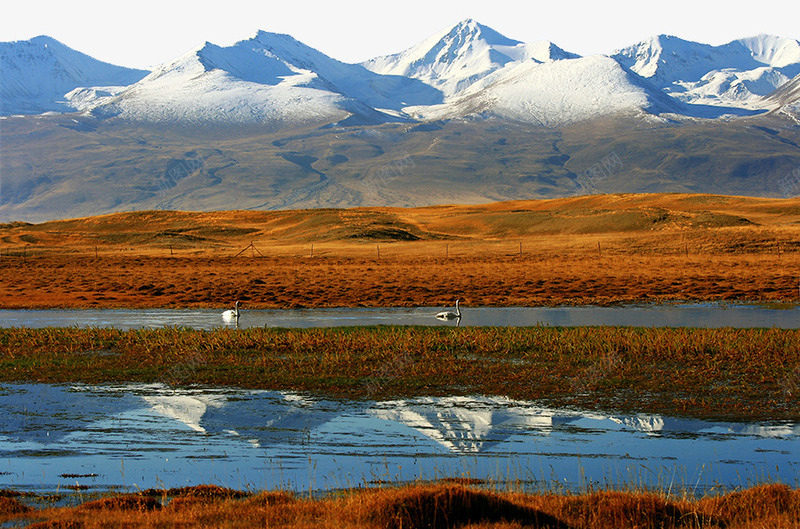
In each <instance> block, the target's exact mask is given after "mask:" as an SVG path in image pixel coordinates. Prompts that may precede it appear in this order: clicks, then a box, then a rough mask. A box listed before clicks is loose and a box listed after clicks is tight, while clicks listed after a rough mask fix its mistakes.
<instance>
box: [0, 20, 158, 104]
mask: <svg viewBox="0 0 800 529" xmlns="http://www.w3.org/2000/svg"><path fill="white" fill-rule="evenodd" d="M0 71H2V72H3V75H2V77H0V102H1V103H2V109H0V114H12V113H21V114H28V113H41V112H47V111H62V112H63V111H65V110H66V111H68V110H70V107H69V106H68V105H66V104H65V101H64V97H65V94H67V93H68V92H70V91H72V90H74V89H76V88H79V87H93V86H125V85H129V84H131V83H135V82H137V81H138V80H140V79H141V78H142V77H144V76H145V75H146V74H147V72H146V71H143V70H134V69H130V68H123V67H122V66H115V65H113V64H108V63H105V62H102V61H98V60H97V59H94V58H92V57H89V56H88V55H85V54H83V53H80V52H78V51H75V50H73V49H72V48H70V47H68V46H66V45H64V44H62V43H61V42H59V41H57V40H56V39H54V38H52V37H48V36H46V35H40V36H38V37H34V38H32V39H30V40H22V41H15V42H2V43H0Z"/></svg>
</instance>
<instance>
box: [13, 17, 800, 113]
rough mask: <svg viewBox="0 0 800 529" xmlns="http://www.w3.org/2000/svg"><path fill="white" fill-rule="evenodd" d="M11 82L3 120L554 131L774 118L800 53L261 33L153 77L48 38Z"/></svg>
mask: <svg viewBox="0 0 800 529" xmlns="http://www.w3.org/2000/svg"><path fill="white" fill-rule="evenodd" d="M0 71H1V72H2V77H0V102H1V103H0V104H1V105H2V106H1V107H0V110H1V111H2V114H3V115H11V114H33V113H42V112H75V111H78V112H88V113H91V114H92V115H94V116H96V117H102V118H117V119H120V120H125V121H133V122H173V123H227V124H230V123H234V124H235V123H247V124H252V123H268V124H272V125H276V126H279V125H281V124H301V123H332V122H339V123H341V122H344V121H345V120H350V121H349V122H351V123H380V122H387V121H417V120H432V119H452V118H463V117H476V116H479V117H494V118H502V119H505V120H509V121H516V122H523V123H532V124H542V125H545V126H548V127H551V126H559V125H563V124H568V123H573V122H576V121H582V120H585V119H589V118H595V117H598V116H602V115H607V114H632V115H637V116H644V117H650V116H658V115H665V114H666V115H669V116H673V115H675V116H681V115H683V116H694V117H697V116H700V117H718V116H721V115H729V114H743V113H744V114H746V113H756V112H763V111H767V110H774V109H775V108H776V105H778V100H777V99H776V98H770V97H769V96H770V94H772V93H773V92H774V91H775V90H776V89H778V88H779V87H781V86H782V85H784V84H786V83H788V82H789V81H790V80H791V79H792V78H793V77H795V76H797V75H798V74H800V42H798V41H796V40H792V39H786V38H779V37H774V36H769V35H760V36H757V37H751V38H744V39H740V40H736V41H733V42H731V43H729V44H726V45H724V46H716V47H715V46H710V45H707V44H700V43H695V42H689V41H685V40H682V39H679V38H676V37H668V36H663V35H661V36H657V37H653V38H651V39H649V40H647V41H645V42H642V43H639V44H635V45H633V46H630V47H627V48H624V49H622V50H619V51H617V52H614V53H612V54H609V55H604V56H590V57H580V56H578V55H576V54H574V53H570V52H568V51H565V50H563V49H561V48H559V47H558V46H557V45H556V44H553V43H551V42H545V41H543V42H535V43H531V44H526V43H522V42H519V41H516V40H513V39H510V38H507V37H505V36H503V35H501V34H500V33H498V32H497V31H495V30H493V29H491V28H488V27H486V26H483V25H481V24H479V23H478V22H476V21H474V20H465V21H462V22H460V23H458V24H457V25H456V26H454V27H452V28H449V29H447V30H445V31H442V32H441V33H439V34H437V35H434V36H432V37H431V38H429V39H427V40H425V41H424V42H421V43H420V44H418V45H416V46H413V47H412V48H410V49H408V50H405V51H403V52H401V53H398V54H395V55H390V56H384V57H378V58H375V59H372V60H369V61H366V62H364V63H363V64H346V63H342V62H340V61H337V60H335V59H333V58H331V57H328V56H327V55H325V54H324V53H322V52H320V51H317V50H315V49H313V48H310V47H308V46H306V45H304V44H302V43H301V42H298V41H297V40H295V39H294V38H292V37H291V36H288V35H280V34H274V33H267V32H263V31H260V32H258V33H257V34H256V35H254V36H253V37H252V38H249V39H246V40H243V41H241V42H238V43H236V44H234V45H233V46H228V47H220V46H216V45H214V44H211V43H206V44H205V45H203V46H201V47H199V48H198V49H195V50H192V51H190V52H188V53H187V54H185V55H184V56H182V57H179V58H177V59H175V60H174V61H171V62H168V63H165V64H162V65H160V66H158V67H157V68H155V69H154V70H153V71H152V72H150V73H148V72H143V71H140V70H131V69H126V68H122V67H118V66H112V65H108V64H105V63H101V62H100V61H96V60H95V59H92V58H90V57H88V56H86V55H83V54H81V53H79V52H76V51H74V50H71V49H70V48H68V47H66V46H65V45H63V44H61V43H59V42H57V41H55V40H53V39H51V38H48V37H36V38H34V39H31V40H29V41H20V42H9V43H2V44H0ZM778 106H780V105H778ZM793 109H794V107H791V108H790V110H792V111H793Z"/></svg>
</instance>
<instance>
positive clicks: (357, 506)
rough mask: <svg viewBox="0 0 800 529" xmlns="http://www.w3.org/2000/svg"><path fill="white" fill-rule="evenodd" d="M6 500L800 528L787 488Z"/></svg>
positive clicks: (432, 518)
mask: <svg viewBox="0 0 800 529" xmlns="http://www.w3.org/2000/svg"><path fill="white" fill-rule="evenodd" d="M467 481H469V480H467ZM0 492H2V491H0ZM3 499H5V500H6V503H7V505H6V504H3V503H0V522H2V521H4V520H11V521H12V523H13V522H14V521H28V522H32V523H31V524H30V525H29V527H35V528H77V529H83V528H86V529H90V528H95V527H98V528H99V527H103V528H105V527H130V528H139V527H140V528H154V527H215V528H216V527H232V528H233V527H280V528H300V527H303V528H306V527H317V528H335V529H346V528H356V527H358V528H376V529H378V528H387V529H401V528H402V529H415V528H446V527H469V528H474V529H490V528H491V529H501V528H502V529H515V528H521V527H538V528H551V529H561V528H576V529H578V528H602V529H617V528H620V529H622V528H632V527H636V528H654V529H655V528H664V529H667V528H701V527H706V528H711V527H713V528H729V529H738V528H742V529H744V528H751V529H767V528H769V529H782V528H786V529H788V528H796V527H798V526H799V525H800V491H797V490H793V489H791V488H789V487H787V486H785V485H762V486H757V487H753V488H751V489H747V490H742V491H737V492H732V493H728V494H725V495H719V496H716V495H712V496H707V497H704V498H700V499H694V498H691V499H690V498H675V497H670V496H668V495H666V494H659V493H651V492H620V491H589V492H586V493H584V494H575V495H571V494H557V493H548V492H542V493H535V494H531V493H522V492H511V491H504V492H493V491H488V490H483V489H479V488H475V487H474V486H469V485H466V484H464V483H459V482H441V483H437V484H432V485H425V484H420V485H412V486H407V487H402V488H374V489H358V490H352V491H346V492H342V493H339V494H335V495H329V496H326V497H322V498H317V499H315V498H299V497H296V496H294V495H292V494H291V493H287V492H282V491H275V492H262V493H257V494H242V493H239V492H237V491H231V490H228V489H221V488H219V487H214V486H201V487H191V488H185V489H180V490H170V491H154V490H152V491H143V492H142V493H140V494H137V495H129V496H118V497H109V498H103V499H99V500H93V501H88V502H86V503H83V504H82V505H78V506H76V507H69V508H51V509H41V510H32V509H29V508H27V507H25V506H24V505H23V504H22V503H21V502H20V501H18V500H16V499H14V498H2V497H0V500H3ZM4 505H5V509H3V506H4Z"/></svg>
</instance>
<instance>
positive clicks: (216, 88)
mask: <svg viewBox="0 0 800 529" xmlns="http://www.w3.org/2000/svg"><path fill="white" fill-rule="evenodd" d="M395 93H402V94H403V95H404V97H403V99H404V100H405V99H407V100H409V101H412V102H420V103H435V102H438V101H441V95H440V93H439V92H438V91H437V90H435V89H433V88H431V87H429V86H427V85H424V84H423V83H421V82H419V81H415V80H413V79H408V78H403V77H397V76H380V75H376V74H374V73H373V72H370V71H368V70H367V69H365V68H364V67H362V66H359V65H353V64H345V63H342V62H339V61H337V60H335V59H332V58H330V57H328V56H326V55H324V54H323V53H321V52H319V51H317V50H315V49H313V48H310V47H308V46H306V45H304V44H302V43H300V42H298V41H297V40H295V39H294V38H292V37H291V36H289V35H281V34H275V33H267V32H264V31H260V32H258V33H257V34H256V35H255V36H254V37H253V38H251V39H248V40H243V41H240V42H238V43H236V44H234V45H233V46H229V47H220V46H216V45H214V44H211V43H206V44H205V45H204V46H202V47H200V48H199V49H196V50H193V51H191V52H189V53H187V54H186V55H184V56H183V57H180V58H179V59H177V60H176V61H173V62H170V63H166V64H163V65H161V66H159V67H158V68H156V69H155V70H154V71H153V72H152V73H151V74H150V75H148V76H147V77H146V78H144V79H143V80H142V81H140V82H139V83H137V84H135V85H133V86H131V87H129V88H128V89H127V90H125V91H124V92H122V93H121V94H119V96H118V97H116V98H111V99H109V98H107V97H102V98H100V99H99V100H98V105H97V106H96V108H95V109H94V112H95V114H98V115H105V116H108V115H113V116H120V117H121V118H123V119H129V120H137V121H141V120H144V121H170V120H175V121H179V122H184V123H185V122H196V123H205V122H223V123H264V122H273V123H305V122H330V121H338V120H342V119H346V118H348V117H350V116H352V115H357V116H359V117H360V118H362V119H366V120H369V121H373V122H376V121H385V120H386V119H389V114H392V115H394V116H402V113H401V107H402V105H403V104H404V103H403V102H398V101H397V100H396V99H395V98H393V97H392V96H393V95H394V94H395ZM376 108H380V109H384V110H385V112H381V111H377V110H375V109H376Z"/></svg>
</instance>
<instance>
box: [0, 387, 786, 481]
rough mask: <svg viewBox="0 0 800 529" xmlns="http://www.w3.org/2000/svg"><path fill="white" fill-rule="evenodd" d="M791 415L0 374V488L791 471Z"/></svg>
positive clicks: (759, 476)
mask: <svg viewBox="0 0 800 529" xmlns="http://www.w3.org/2000/svg"><path fill="white" fill-rule="evenodd" d="M798 441H800V425H797V424H792V423H774V424H762V423H759V424H736V423H723V422H704V421H699V420H686V419H675V418H669V417H662V416H655V415H629V416H621V415H620V416H616V415H603V414H596V413H582V412H580V411H572V410H558V409H550V408H545V407H542V406H539V405H537V404H536V403H534V402H521V401H513V400H509V399H505V398H501V397H480V396H475V397H446V398H414V399H408V400H397V401H365V402H352V401H344V402H343V401H327V400H319V399H314V398H310V397H308V396H304V395H297V394H292V393H279V392H271V391H245V390H232V389H211V388H194V389H181V390H174V389H171V388H168V387H165V386H160V385H119V386H86V385H66V386H61V385H48V384H0V488H13V489H17V490H31V491H36V492H48V491H55V490H61V491H62V492H63V491H65V490H69V488H70V487H81V488H82V487H88V488H89V489H90V490H97V491H106V490H136V489H144V488H150V487H177V486H184V485H197V484H202V483H214V484H218V485H221V486H226V487H232V488H236V489H249V490H264V489H272V488H276V487H284V488H289V489H292V490H297V491H309V490H331V489H338V488H343V487H351V486H357V485H370V484H375V483H381V482H387V481H388V482H405V481H411V480H417V479H436V478H444V477H470V478H478V479H487V480H494V481H496V482H497V483H498V484H499V485H500V486H504V485H505V484H508V483H510V484H514V485H517V486H521V487H524V488H527V489H530V490H539V489H542V488H545V489H552V488H568V489H572V490H580V489H581V488H582V487H585V486H586V485H588V484H593V485H601V486H602V485H615V484H616V485H645V486H649V487H656V488H659V489H663V490H668V489H671V490H679V489H684V490H689V491H696V492H702V491H704V490H706V489H708V488H710V487H714V486H716V485H722V486H725V487H740V486H748V485H752V484H756V483H763V482H764V481H775V480H779V481H782V482H785V483H788V484H790V485H793V486H797V485H798V483H800V450H798V448H797V447H798Z"/></svg>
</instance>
